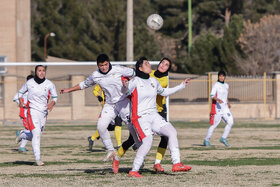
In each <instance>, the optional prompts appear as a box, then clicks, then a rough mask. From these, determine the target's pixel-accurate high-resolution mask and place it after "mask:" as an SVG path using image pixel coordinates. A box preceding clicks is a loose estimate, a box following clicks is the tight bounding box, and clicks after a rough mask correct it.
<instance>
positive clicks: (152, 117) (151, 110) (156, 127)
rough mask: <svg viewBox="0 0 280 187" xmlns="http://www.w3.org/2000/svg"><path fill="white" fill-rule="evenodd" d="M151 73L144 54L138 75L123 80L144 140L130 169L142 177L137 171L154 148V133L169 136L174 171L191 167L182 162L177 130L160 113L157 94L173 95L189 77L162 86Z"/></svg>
mask: <svg viewBox="0 0 280 187" xmlns="http://www.w3.org/2000/svg"><path fill="white" fill-rule="evenodd" d="M151 72H152V68H151V65H150V63H149V62H148V60H147V59H146V58H145V57H141V58H140V59H139V60H138V61H137V63H136V77H135V78H133V79H132V80H130V81H129V82H128V83H127V82H125V81H123V84H124V87H126V88H127V92H128V93H129V94H130V95H131V96H132V98H131V102H132V114H131V121H132V124H133V126H134V128H135V130H136V132H137V134H138V137H139V139H140V140H141V141H142V145H141V146H140V147H139V149H138V151H137V153H136V157H135V159H134V162H133V167H132V170H131V171H130V172H129V176H130V177H142V175H140V174H139V173H138V171H139V169H140V167H141V165H142V164H143V162H144V159H145V157H146V155H147V154H148V152H149V151H150V149H151V146H152V142H153V134H154V133H156V134H158V135H160V136H166V137H168V146H169V149H170V152H171V158H172V163H173V167H172V171H173V172H179V171H188V170H190V169H191V167H190V166H185V165H183V164H182V163H181V160H180V150H179V145H178V139H177V131H176V129H175V128H174V127H173V126H172V125H171V123H169V122H167V121H166V120H165V119H164V118H163V117H161V116H160V115H159V114H158V112H157V108H156V96H157V95H158V94H160V95H162V96H169V95H171V94H174V93H176V92H177V91H180V90H182V89H184V88H185V86H186V84H188V83H189V79H186V80H185V81H184V82H182V83H181V84H180V85H178V86H176V87H174V88H162V87H161V85H160V83H159V82H158V81H157V80H156V79H155V78H153V77H150V75H149V74H150V73H151Z"/></svg>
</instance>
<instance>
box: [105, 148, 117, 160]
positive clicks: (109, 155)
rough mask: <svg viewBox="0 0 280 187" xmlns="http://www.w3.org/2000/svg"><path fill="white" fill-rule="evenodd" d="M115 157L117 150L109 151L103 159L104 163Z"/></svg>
mask: <svg viewBox="0 0 280 187" xmlns="http://www.w3.org/2000/svg"><path fill="white" fill-rule="evenodd" d="M114 156H115V150H110V151H107V154H106V156H105V158H104V159H103V161H104V162H108V161H109V160H111V159H112V158H113V157H114Z"/></svg>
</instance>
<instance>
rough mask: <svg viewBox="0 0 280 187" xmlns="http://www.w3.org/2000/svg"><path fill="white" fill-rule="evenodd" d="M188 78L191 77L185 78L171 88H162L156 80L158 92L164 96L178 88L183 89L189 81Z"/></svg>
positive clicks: (178, 89) (176, 90)
mask: <svg viewBox="0 0 280 187" xmlns="http://www.w3.org/2000/svg"><path fill="white" fill-rule="evenodd" d="M190 80H191V79H189V78H186V79H185V80H184V81H183V82H182V83H181V84H179V85H177V86H175V87H173V88H162V87H161V85H160V84H159V82H158V94H159V95H162V96H164V97H166V96H170V95H172V94H174V93H176V92H178V91H180V90H183V89H184V88H185V87H186V85H188V84H189V83H190Z"/></svg>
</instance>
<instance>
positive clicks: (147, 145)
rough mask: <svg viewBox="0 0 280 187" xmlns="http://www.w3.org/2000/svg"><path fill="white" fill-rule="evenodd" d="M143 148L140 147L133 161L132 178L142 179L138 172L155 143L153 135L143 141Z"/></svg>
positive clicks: (130, 174)
mask: <svg viewBox="0 0 280 187" xmlns="http://www.w3.org/2000/svg"><path fill="white" fill-rule="evenodd" d="M142 142H143V144H142V146H140V147H139V149H138V150H137V153H136V156H135V158H134V161H133V165H132V170H131V171H129V176H130V177H142V176H141V175H140V174H139V173H138V171H139V169H140V167H141V165H142V164H143V162H144V160H145V157H146V155H147V154H148V153H149V151H150V149H151V147H152V143H153V135H151V134H150V135H148V136H146V137H145V138H143V139H142Z"/></svg>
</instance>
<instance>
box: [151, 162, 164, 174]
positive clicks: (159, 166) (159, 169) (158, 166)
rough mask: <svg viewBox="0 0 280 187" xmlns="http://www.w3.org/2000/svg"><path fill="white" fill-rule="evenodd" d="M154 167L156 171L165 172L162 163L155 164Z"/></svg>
mask: <svg viewBox="0 0 280 187" xmlns="http://www.w3.org/2000/svg"><path fill="white" fill-rule="evenodd" d="M153 169H154V171H155V172H157V173H162V172H164V169H163V168H162V167H161V165H160V164H155V165H154V168H153Z"/></svg>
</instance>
